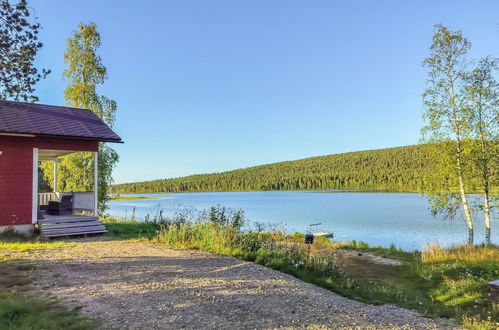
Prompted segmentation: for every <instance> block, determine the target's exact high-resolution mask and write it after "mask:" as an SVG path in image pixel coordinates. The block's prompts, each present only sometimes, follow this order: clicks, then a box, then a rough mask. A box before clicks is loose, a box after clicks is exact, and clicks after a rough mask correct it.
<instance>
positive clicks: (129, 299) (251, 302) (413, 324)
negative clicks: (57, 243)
mask: <svg viewBox="0 0 499 330" xmlns="http://www.w3.org/2000/svg"><path fill="white" fill-rule="evenodd" d="M0 252H2V253H4V254H7V255H10V256H11V257H17V258H21V259H24V260H25V261H26V262H28V263H31V264H35V265H37V267H36V269H35V270H32V271H31V272H32V277H34V280H33V282H32V284H31V286H32V290H33V292H36V294H37V295H39V294H41V295H42V296H45V297H57V298H59V299H60V300H61V302H62V303H63V304H66V305H68V306H70V307H81V308H82V309H81V312H82V313H83V314H85V315H89V316H91V317H94V318H97V319H98V320H100V325H101V327H102V328H129V329H158V328H161V329H179V328H186V329H262V328H266V329H268V328H296V329H305V328H309V329H324V328H333V329H338V328H342V329H400V328H402V329H441V328H451V323H449V321H443V320H432V319H427V318H424V317H422V316H421V315H419V314H418V313H416V312H413V311H409V310H406V309H402V308H399V307H394V306H390V305H383V306H371V305H366V304H363V303H360V302H356V301H353V300H350V299H347V298H344V297H341V296H339V295H337V294H335V293H333V292H330V291H328V290H325V289H322V288H319V287H316V286H314V285H312V284H308V283H305V282H302V281H300V280H298V279H296V278H294V277H292V276H289V275H286V274H283V273H280V272H278V271H275V270H272V269H270V268H266V267H263V266H260V265H257V264H254V263H250V262H245V261H241V260H238V259H235V258H231V257H225V256H218V255H214V254H210V253H205V252H200V251H179V250H171V249H167V248H164V247H162V246H159V245H155V244H152V243H147V242H131V241H92V240H88V241H80V242H79V243H77V244H76V245H74V246H71V247H64V248H61V249H56V250H36V251H31V252H12V251H10V252H9V251H0Z"/></svg>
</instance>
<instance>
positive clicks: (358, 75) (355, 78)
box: [28, 0, 499, 183]
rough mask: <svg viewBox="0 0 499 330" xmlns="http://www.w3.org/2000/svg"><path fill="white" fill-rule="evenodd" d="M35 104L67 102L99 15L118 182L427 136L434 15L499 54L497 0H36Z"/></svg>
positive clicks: (479, 48) (478, 53) (481, 50)
mask: <svg viewBox="0 0 499 330" xmlns="http://www.w3.org/2000/svg"><path fill="white" fill-rule="evenodd" d="M28 3H29V5H30V7H32V8H33V10H34V13H35V15H36V16H37V17H38V21H39V23H40V24H41V25H42V28H43V29H42V31H41V33H40V39H41V41H42V42H43V44H44V46H43V48H42V49H41V50H40V52H39V54H38V57H37V60H36V65H37V67H38V68H48V69H50V70H52V73H51V74H50V75H49V76H48V77H47V78H46V79H45V80H43V81H41V82H40V83H39V84H38V85H37V90H36V94H37V95H38V96H39V98H40V103H44V104H53V105H63V104H64V88H65V85H66V82H65V81H64V80H63V78H62V72H63V70H64V67H65V66H64V61H63V54H64V51H65V48H66V40H67V38H68V37H69V36H70V35H71V33H72V31H74V30H75V29H76V28H77V26H78V23H80V22H83V23H88V22H95V23H96V24H97V26H98V30H99V32H100V34H101V39H102V40H101V41H102V46H101V48H100V49H99V50H98V53H99V55H100V56H101V57H102V60H103V63H104V65H105V66H106V67H107V69H108V75H109V79H108V80H107V81H106V82H105V83H104V84H103V85H101V86H100V87H99V89H98V92H99V93H100V94H102V95H105V96H107V97H109V98H111V99H114V100H116V101H117V103H118V112H117V121H116V124H115V126H114V129H115V131H116V132H117V133H118V134H119V135H120V136H121V137H122V138H123V140H124V141H125V143H124V144H122V145H113V147H114V148H115V149H116V150H117V151H118V153H119V154H120V162H119V164H118V165H117V167H116V169H115V171H114V175H113V176H114V179H115V182H116V183H122V182H132V181H142V180H149V179H159V178H170V177H179V176H184V175H190V174H197V173H209V172H219V171H225V170H231V169H236V168H244V167H249V166H254V165H260V164H266V163H272V162H279V161H284V160H294V159H300V158H305V157H311V156H319V155H326V154H333V153H342V152H349V151H357V150H367V149H377V148H386V147H393V146H402V145H410V144H416V143H418V140H419V138H420V128H421V127H422V125H423V121H422V119H421V115H422V112H423V106H422V98H421V94H422V93H423V91H424V89H425V74H426V73H425V69H424V68H423V67H422V66H421V62H422V61H423V59H424V58H425V57H426V56H428V53H429V46H430V44H431V37H432V33H433V26H434V25H435V24H438V23H442V24H444V25H446V26H447V27H448V28H450V29H452V30H462V31H463V33H464V35H465V36H466V37H467V38H468V39H469V40H470V41H471V43H472V48H471V51H470V53H469V61H472V60H473V59H476V58H479V57H483V56H487V55H489V54H495V55H497V54H499V1H497V0H495V1H464V0H462V1H460V0H452V1H443V0H432V1H411V2H409V1H398V0H393V1H367V0H366V1H346V0H345V1H332V0H327V1H318V0H310V1H293V0H282V1H278V0H251V1H249V0H247V1H242V0H240V1H234V0H216V1H215V0H197V1H194V0H177V1H160V0H156V1H127V0H107V1H102V0H85V1H67V0H51V1H47V0H28Z"/></svg>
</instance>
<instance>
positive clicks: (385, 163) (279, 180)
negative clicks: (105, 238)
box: [111, 145, 431, 193]
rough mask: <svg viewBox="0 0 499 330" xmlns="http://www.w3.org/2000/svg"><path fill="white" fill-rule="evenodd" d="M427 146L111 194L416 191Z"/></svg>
mask: <svg viewBox="0 0 499 330" xmlns="http://www.w3.org/2000/svg"><path fill="white" fill-rule="evenodd" d="M426 148H428V147H427V146H426V145H413V146H405V147H397V148H387V149H377V150H367V151H357V152H348V153H343V154H334V155H328V156H319V157H311V158H305V159H300V160H294V161H286V162H280V163H273V164H268V165H260V166H254V167H248V168H244V169H238V170H233V171H227V172H222V173H213V174H199V175H191V176H186V177H181V178H173V179H161V180H153V181H144V182H134V183H124V184H117V185H114V186H113V187H112V191H111V192H112V193H156V192H200V191H256V190H323V189H369V190H371V189H375V190H387V191H417V190H418V187H420V185H421V183H422V173H424V172H425V171H429V170H431V168H430V161H429V159H427V158H426V157H427V156H426V154H427V153H426V152H425V149H426Z"/></svg>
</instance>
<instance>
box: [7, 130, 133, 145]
mask: <svg viewBox="0 0 499 330" xmlns="http://www.w3.org/2000/svg"><path fill="white" fill-rule="evenodd" d="M2 134H5V136H20V137H44V138H56V139H71V140H86V141H97V142H109V143H125V142H124V141H123V140H122V139H121V138H120V139H119V140H118V139H106V138H99V137H91V136H73V135H55V134H36V133H28V132H15V133H14V132H2V131H0V135H2Z"/></svg>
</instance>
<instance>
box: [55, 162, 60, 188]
mask: <svg viewBox="0 0 499 330" xmlns="http://www.w3.org/2000/svg"><path fill="white" fill-rule="evenodd" d="M58 165H59V160H58V159H54V192H57V170H58V169H57V168H58Z"/></svg>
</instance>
